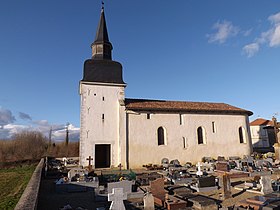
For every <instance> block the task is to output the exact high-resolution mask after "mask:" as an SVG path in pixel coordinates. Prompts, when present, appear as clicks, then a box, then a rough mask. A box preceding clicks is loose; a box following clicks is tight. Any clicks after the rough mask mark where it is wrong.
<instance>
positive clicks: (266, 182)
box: [260, 176, 273, 194]
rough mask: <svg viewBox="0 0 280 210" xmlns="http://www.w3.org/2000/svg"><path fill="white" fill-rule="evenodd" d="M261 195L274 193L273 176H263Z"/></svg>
mask: <svg viewBox="0 0 280 210" xmlns="http://www.w3.org/2000/svg"><path fill="white" fill-rule="evenodd" d="M260 183H261V186H262V188H261V193H262V194H269V193H272V192H273V189H272V185H271V176H261V180H260Z"/></svg>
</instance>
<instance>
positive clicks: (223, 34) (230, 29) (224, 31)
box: [207, 20, 239, 44]
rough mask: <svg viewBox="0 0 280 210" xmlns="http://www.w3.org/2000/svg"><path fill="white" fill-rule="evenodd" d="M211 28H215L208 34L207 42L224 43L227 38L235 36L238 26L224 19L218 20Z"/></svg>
mask: <svg viewBox="0 0 280 210" xmlns="http://www.w3.org/2000/svg"><path fill="white" fill-rule="evenodd" d="M213 29H214V30H216V32H215V33H213V34H208V35H207V37H208V38H209V39H208V42H210V43H213V42H218V43H220V44H222V43H224V42H225V41H226V40H227V39H228V38H230V37H233V36H236V35H237V34H238V32H239V27H237V26H234V25H233V24H232V23H231V22H229V21H226V20H224V21H223V22H220V21H218V22H217V23H215V24H214V25H213Z"/></svg>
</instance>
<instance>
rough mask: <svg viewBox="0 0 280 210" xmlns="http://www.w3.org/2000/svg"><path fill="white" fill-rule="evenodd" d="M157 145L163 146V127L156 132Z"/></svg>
mask: <svg viewBox="0 0 280 210" xmlns="http://www.w3.org/2000/svg"><path fill="white" fill-rule="evenodd" d="M157 136H158V145H165V144H166V143H165V130H164V128H163V127H159V128H158V130H157Z"/></svg>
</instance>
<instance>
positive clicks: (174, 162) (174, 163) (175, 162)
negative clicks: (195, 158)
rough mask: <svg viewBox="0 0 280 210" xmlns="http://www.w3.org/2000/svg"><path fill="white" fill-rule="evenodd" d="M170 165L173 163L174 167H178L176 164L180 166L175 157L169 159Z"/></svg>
mask: <svg viewBox="0 0 280 210" xmlns="http://www.w3.org/2000/svg"><path fill="white" fill-rule="evenodd" d="M170 165H173V166H175V167H178V166H180V162H179V160H177V159H175V160H171V161H170Z"/></svg>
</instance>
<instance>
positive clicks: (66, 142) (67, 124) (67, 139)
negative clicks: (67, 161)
mask: <svg viewBox="0 0 280 210" xmlns="http://www.w3.org/2000/svg"><path fill="white" fill-rule="evenodd" d="M69 125H70V123H69V122H68V123H66V126H65V127H66V136H65V144H66V146H68V143H69Z"/></svg>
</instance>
